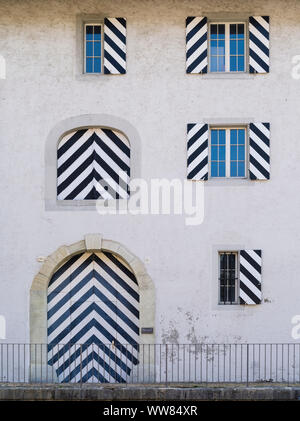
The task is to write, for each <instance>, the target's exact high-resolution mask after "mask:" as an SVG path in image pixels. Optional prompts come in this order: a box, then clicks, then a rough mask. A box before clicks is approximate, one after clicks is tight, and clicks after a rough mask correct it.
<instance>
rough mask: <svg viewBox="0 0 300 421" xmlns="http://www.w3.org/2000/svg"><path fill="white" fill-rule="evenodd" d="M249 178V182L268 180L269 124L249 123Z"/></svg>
mask: <svg viewBox="0 0 300 421" xmlns="http://www.w3.org/2000/svg"><path fill="white" fill-rule="evenodd" d="M249 176H250V179H251V180H269V179H270V123H250V126H249Z"/></svg>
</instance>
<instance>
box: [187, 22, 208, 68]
mask: <svg viewBox="0 0 300 421" xmlns="http://www.w3.org/2000/svg"><path fill="white" fill-rule="evenodd" d="M186 72H187V73H207V18H206V17H188V18H186Z"/></svg>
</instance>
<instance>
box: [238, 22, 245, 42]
mask: <svg viewBox="0 0 300 421" xmlns="http://www.w3.org/2000/svg"><path fill="white" fill-rule="evenodd" d="M244 26H245V25H244V24H243V23H239V24H238V31H237V32H238V38H240V39H241V38H243V37H244Z"/></svg>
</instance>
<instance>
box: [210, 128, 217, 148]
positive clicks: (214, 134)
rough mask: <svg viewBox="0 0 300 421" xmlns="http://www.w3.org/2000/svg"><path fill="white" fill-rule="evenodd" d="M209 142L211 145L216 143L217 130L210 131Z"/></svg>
mask: <svg viewBox="0 0 300 421" xmlns="http://www.w3.org/2000/svg"><path fill="white" fill-rule="evenodd" d="M211 143H212V145H217V144H218V130H212V131H211Z"/></svg>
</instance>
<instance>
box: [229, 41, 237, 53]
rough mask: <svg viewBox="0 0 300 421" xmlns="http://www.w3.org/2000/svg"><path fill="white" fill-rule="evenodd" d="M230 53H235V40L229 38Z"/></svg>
mask: <svg viewBox="0 0 300 421" xmlns="http://www.w3.org/2000/svg"><path fill="white" fill-rule="evenodd" d="M230 54H231V55H235V54H236V40H230Z"/></svg>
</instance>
